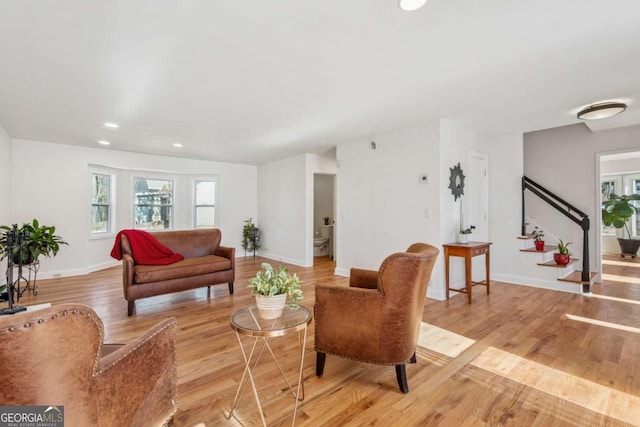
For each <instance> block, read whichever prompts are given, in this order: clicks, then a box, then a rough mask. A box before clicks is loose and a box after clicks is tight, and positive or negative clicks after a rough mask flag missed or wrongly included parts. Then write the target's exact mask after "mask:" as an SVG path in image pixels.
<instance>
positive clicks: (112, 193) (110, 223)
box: [89, 168, 116, 238]
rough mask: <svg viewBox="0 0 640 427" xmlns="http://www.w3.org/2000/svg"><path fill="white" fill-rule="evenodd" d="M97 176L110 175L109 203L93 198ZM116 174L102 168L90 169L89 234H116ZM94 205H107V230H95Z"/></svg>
mask: <svg viewBox="0 0 640 427" xmlns="http://www.w3.org/2000/svg"><path fill="white" fill-rule="evenodd" d="M95 176H106V177H109V186H108V193H109V194H108V197H107V199H108V202H107V203H98V202H95V201H94V200H93V188H92V186H93V184H94V177H95ZM115 197H116V176H115V174H113V173H112V172H111V171H106V170H102V169H95V168H91V169H90V170H89V199H90V209H89V236H90V237H93V238H100V237H106V236H112V235H113V234H114V231H113V230H114V229H115V227H114V225H115V220H116V219H115V217H116V202H115V200H116V199H115ZM94 206H99V207H103V206H107V220H106V224H107V230H106V231H94V229H93V226H94V221H93V208H94Z"/></svg>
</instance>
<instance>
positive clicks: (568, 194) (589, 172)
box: [524, 123, 640, 271]
mask: <svg viewBox="0 0 640 427" xmlns="http://www.w3.org/2000/svg"><path fill="white" fill-rule="evenodd" d="M639 148H640V126H629V127H624V128H618V129H611V130H603V131H599V132H591V131H590V130H589V129H588V128H587V127H586V126H585V125H584V124H582V123H580V124H577V125H571V126H564V127H559V128H555V129H547V130H543V131H538V132H531V133H527V134H525V135H524V173H525V175H526V176H528V177H529V178H531V179H533V180H534V181H536V182H538V183H539V184H541V185H543V186H545V187H547V188H548V189H549V190H551V191H552V192H554V193H556V194H558V195H559V196H560V197H563V198H564V199H566V200H567V201H568V202H570V203H572V204H573V205H575V206H576V207H577V208H579V209H582V210H583V211H585V213H587V214H588V215H589V216H590V218H591V231H590V233H589V246H590V248H589V253H590V264H591V270H592V271H598V270H599V268H600V255H599V248H600V241H599V236H598V235H597V233H596V231H595V230H597V227H598V224H599V222H600V207H599V205H598V202H597V200H599V199H598V198H599V194H600V176H599V165H598V158H599V155H600V154H603V153H615V152H620V151H625V150H630V149H639ZM526 203H527V207H526V212H527V216H529V217H531V218H533V219H534V220H535V221H536V222H538V223H540V224H541V225H542V226H543V229H544V227H546V229H547V230H550V231H551V232H552V233H553V234H554V235H556V236H558V237H559V238H561V239H562V240H564V241H565V242H566V241H571V242H573V245H572V247H571V249H572V252H573V253H574V255H576V257H577V258H580V259H581V258H582V230H581V228H580V227H579V226H577V225H575V224H574V223H573V222H571V221H570V220H569V219H567V218H565V217H564V216H563V215H561V214H558V213H557V212H556V211H555V210H554V209H553V208H550V207H548V206H547V205H545V204H544V203H542V202H539V201H538V200H535V199H534V197H531V195H530V194H528V195H527V198H526ZM549 243H555V242H549Z"/></svg>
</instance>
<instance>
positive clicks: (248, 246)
mask: <svg viewBox="0 0 640 427" xmlns="http://www.w3.org/2000/svg"><path fill="white" fill-rule="evenodd" d="M242 249H244V256H245V257H246V256H247V251H249V252H253V254H254V256H255V253H256V251H257V250H258V249H260V231H259V230H258V227H256V226H255V224H254V223H253V220H252V219H251V218H249V219H247V220H245V221H244V227H242Z"/></svg>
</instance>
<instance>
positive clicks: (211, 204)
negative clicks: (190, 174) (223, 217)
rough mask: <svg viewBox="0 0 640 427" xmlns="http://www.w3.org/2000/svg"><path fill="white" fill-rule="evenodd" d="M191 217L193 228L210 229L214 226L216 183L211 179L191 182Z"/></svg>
mask: <svg viewBox="0 0 640 427" xmlns="http://www.w3.org/2000/svg"><path fill="white" fill-rule="evenodd" d="M193 200H194V204H193V216H194V220H193V223H194V226H195V228H210V227H213V226H214V224H215V208H216V182H215V180H213V179H198V180H195V181H193Z"/></svg>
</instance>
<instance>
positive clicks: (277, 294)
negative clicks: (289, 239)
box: [249, 262, 302, 319]
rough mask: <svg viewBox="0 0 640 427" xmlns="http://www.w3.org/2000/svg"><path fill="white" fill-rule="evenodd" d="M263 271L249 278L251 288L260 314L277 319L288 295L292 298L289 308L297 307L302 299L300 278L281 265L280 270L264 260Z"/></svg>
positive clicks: (265, 317) (262, 316) (266, 317)
mask: <svg viewBox="0 0 640 427" xmlns="http://www.w3.org/2000/svg"><path fill="white" fill-rule="evenodd" d="M262 269H263V271H259V272H258V273H256V275H255V277H253V278H251V279H249V288H250V289H251V290H252V291H253V294H254V295H255V296H256V305H257V306H258V315H259V316H260V317H261V318H263V319H275V318H278V317H280V316H281V315H282V310H283V309H284V306H285V303H286V299H287V296H289V298H290V303H289V308H291V309H297V308H298V304H296V303H297V302H298V301H300V300H301V299H302V289H301V287H300V279H299V278H298V276H297V275H296V274H293V275H291V274H289V272H288V271H287V269H286V267H285V266H283V265H281V266H280V269H279V270H278V271H276V270H274V269H273V267H272V266H271V264H269V263H266V262H263V263H262Z"/></svg>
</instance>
